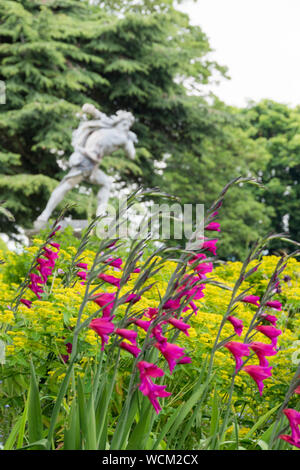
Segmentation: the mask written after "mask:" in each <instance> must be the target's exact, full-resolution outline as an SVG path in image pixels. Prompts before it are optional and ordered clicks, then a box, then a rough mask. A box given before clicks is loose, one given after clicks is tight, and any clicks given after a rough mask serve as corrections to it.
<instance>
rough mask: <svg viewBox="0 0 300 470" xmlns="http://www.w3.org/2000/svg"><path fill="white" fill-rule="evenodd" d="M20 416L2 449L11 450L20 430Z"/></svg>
mask: <svg viewBox="0 0 300 470" xmlns="http://www.w3.org/2000/svg"><path fill="white" fill-rule="evenodd" d="M21 421H22V416H20V418H19V419H18V420H17V421H16V423H15V425H14V427H13V428H12V430H11V432H10V434H9V436H8V438H7V440H6V442H5V445H4V450H12V449H13V446H14V443H15V442H16V439H17V436H18V432H19V430H20V426H21Z"/></svg>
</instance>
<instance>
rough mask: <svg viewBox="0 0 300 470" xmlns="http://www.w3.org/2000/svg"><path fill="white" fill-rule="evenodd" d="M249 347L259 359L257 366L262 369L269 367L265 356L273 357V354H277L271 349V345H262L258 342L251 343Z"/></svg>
mask: <svg viewBox="0 0 300 470" xmlns="http://www.w3.org/2000/svg"><path fill="white" fill-rule="evenodd" d="M249 346H250V348H251V349H252V351H254V352H255V354H256V355H257V357H258V359H259V365H260V366H262V367H268V365H269V363H268V361H267V359H266V356H275V354H277V351H275V350H274V349H273V346H272V345H271V344H264V343H260V342H258V341H253V343H250V344H249Z"/></svg>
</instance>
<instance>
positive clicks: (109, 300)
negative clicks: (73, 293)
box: [92, 293, 116, 318]
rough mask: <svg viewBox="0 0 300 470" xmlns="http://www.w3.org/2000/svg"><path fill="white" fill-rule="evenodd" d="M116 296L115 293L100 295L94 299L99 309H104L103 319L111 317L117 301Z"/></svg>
mask: <svg viewBox="0 0 300 470" xmlns="http://www.w3.org/2000/svg"><path fill="white" fill-rule="evenodd" d="M115 296H116V294H114V293H103V294H98V295H97V296H96V297H93V299H92V300H93V301H94V302H95V303H96V304H97V305H99V307H104V309H103V317H105V318H107V317H109V316H110V313H111V311H112V309H113V303H114V300H115Z"/></svg>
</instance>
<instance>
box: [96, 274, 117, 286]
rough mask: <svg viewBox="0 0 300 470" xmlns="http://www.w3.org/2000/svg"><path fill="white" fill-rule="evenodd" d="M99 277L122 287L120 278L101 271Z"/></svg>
mask: <svg viewBox="0 0 300 470" xmlns="http://www.w3.org/2000/svg"><path fill="white" fill-rule="evenodd" d="M98 278H99V279H101V280H102V281H104V282H108V283H109V284H112V285H113V286H116V287H118V288H120V279H118V278H117V277H114V276H110V275H109V274H104V273H101V274H99V276H98Z"/></svg>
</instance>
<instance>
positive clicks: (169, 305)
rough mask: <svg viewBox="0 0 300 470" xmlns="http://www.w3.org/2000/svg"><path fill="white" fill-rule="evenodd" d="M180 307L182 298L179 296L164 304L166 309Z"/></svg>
mask: <svg viewBox="0 0 300 470" xmlns="http://www.w3.org/2000/svg"><path fill="white" fill-rule="evenodd" d="M179 308H180V299H179V298H177V299H169V300H167V301H166V302H165V303H164V305H163V309H164V310H177V309H179Z"/></svg>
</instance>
